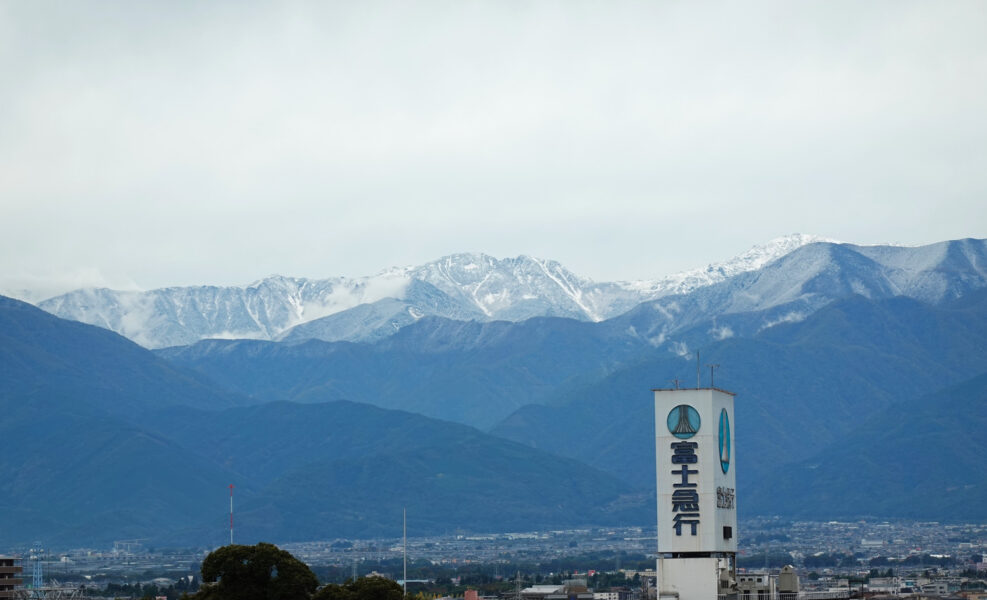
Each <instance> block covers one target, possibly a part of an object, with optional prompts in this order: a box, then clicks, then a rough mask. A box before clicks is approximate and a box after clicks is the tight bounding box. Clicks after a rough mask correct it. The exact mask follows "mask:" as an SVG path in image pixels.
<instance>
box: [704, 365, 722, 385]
mask: <svg viewBox="0 0 987 600" xmlns="http://www.w3.org/2000/svg"><path fill="white" fill-rule="evenodd" d="M706 366H707V367H709V387H716V386H715V385H713V371H715V370H716V369H718V368H719V367H720V365H719V364H718V363H717V364H712V365H706Z"/></svg>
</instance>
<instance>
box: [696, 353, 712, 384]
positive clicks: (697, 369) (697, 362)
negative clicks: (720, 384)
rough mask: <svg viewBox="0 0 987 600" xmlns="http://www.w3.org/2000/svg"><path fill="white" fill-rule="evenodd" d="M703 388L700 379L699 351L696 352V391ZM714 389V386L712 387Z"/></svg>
mask: <svg viewBox="0 0 987 600" xmlns="http://www.w3.org/2000/svg"><path fill="white" fill-rule="evenodd" d="M700 387H702V385H701V382H700V379H699V350H696V389H697V390H698V389H699V388H700ZM710 387H712V385H710Z"/></svg>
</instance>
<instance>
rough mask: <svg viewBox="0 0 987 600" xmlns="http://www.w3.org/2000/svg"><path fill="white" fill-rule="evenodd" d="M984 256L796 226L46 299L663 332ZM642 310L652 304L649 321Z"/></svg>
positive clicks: (136, 336)
mask: <svg viewBox="0 0 987 600" xmlns="http://www.w3.org/2000/svg"><path fill="white" fill-rule="evenodd" d="M984 256H985V244H984V241H983V240H959V241H954V242H941V243H938V244H931V245H929V246H922V247H917V248H907V247H900V246H855V245H851V244H841V243H835V242H832V241H830V240H825V239H823V238H819V237H815V236H809V235H801V234H798V235H792V236H787V237H783V238H778V239H775V240H772V241H770V242H768V243H766V244H763V245H759V246H755V247H754V248H752V249H751V250H749V251H747V252H745V253H743V254H741V255H740V256H737V257H735V258H733V259H731V260H728V261H725V262H722V263H717V264H712V265H709V266H707V267H705V268H702V269H696V270H693V271H687V272H684V273H679V274H676V275H670V276H667V277H663V278H660V279H656V280H650V281H635V282H594V281H592V280H590V279H587V278H585V277H580V276H578V275H576V274H574V273H572V272H571V271H569V270H567V269H566V268H565V267H563V266H562V265H561V264H559V263H558V262H555V261H552V260H543V259H539V258H533V257H529V256H519V257H517V258H507V259H497V258H494V257H491V256H487V255H485V254H455V255H451V256H446V257H443V258H440V259H438V260H436V261H433V262H430V263H426V264H424V265H421V266H417V267H400V268H392V269H388V270H386V271H383V272H381V273H379V274H377V275H374V276H369V277H359V278H346V277H336V278H329V279H304V278H292V277H281V276H272V277H268V278H266V279H263V280H261V281H258V282H256V283H253V284H250V285H246V286H232V287H216V286H192V287H174V288H162V289H156V290H150V291H143V292H134V291H117V290H109V289H82V290H76V291H73V292H70V293H68V294H64V295H61V296H57V297H55V298H51V299H49V300H45V301H44V302H41V303H40V304H39V306H40V307H41V308H43V309H44V310H47V311H48V312H51V313H53V314H55V315H57V316H60V317H64V318H68V319H73V320H77V321H82V322H85V323H90V324H93V325H98V326H101V327H105V328H107V329H111V330H113V331H116V332H117V333H120V334H122V335H124V336H126V337H128V338H130V339H132V340H133V341H135V342H137V343H139V344H141V345H143V346H145V347H148V348H163V347H168V346H179V345H187V344H191V343H194V342H196V341H199V340H201V339H207V338H241V339H242V338H247V339H263V340H279V341H289V342H300V341H304V340H306V339H312V338H315V339H321V340H326V341H338V340H347V341H375V340H379V339H382V338H385V337H388V336H390V335H391V334H393V333H394V332H396V331H397V330H399V329H400V328H402V327H404V326H405V325H408V324H410V323H414V322H415V321H417V320H419V319H421V318H422V317H426V316H437V317H444V318H448V319H455V320H477V321H490V320H505V321H522V320H525V319H528V318H531V317H537V316H555V317H566V318H571V319H577V320H581V321H591V322H597V321H603V320H610V319H614V318H615V317H617V316H620V315H625V316H624V317H622V319H623V320H626V321H627V322H628V323H627V326H628V327H630V328H633V331H635V332H637V334H638V335H641V336H643V337H645V338H646V339H648V340H649V341H653V343H660V340H663V339H665V337H666V336H667V335H668V334H670V333H672V332H674V331H676V330H681V329H683V328H686V327H689V326H690V325H692V324H695V323H699V322H701V321H703V320H705V319H709V318H717V317H719V316H722V317H723V318H724V320H723V323H727V322H729V319H730V317H729V315H736V314H742V313H744V314H746V313H752V312H756V311H768V312H767V313H765V314H770V315H771V319H776V320H777V319H780V320H789V321H790V320H793V319H796V318H799V317H800V316H804V315H806V314H810V313H811V312H813V311H814V310H816V309H818V308H819V307H821V306H822V305H824V304H825V303H827V302H829V301H831V300H832V299H834V298H836V297H843V296H845V295H847V294H854V293H859V294H862V295H865V296H867V297H886V296H894V295H905V296H909V297H912V298H915V299H918V300H922V301H925V302H931V303H936V302H939V301H940V300H942V299H943V297H945V296H949V295H950V292H949V289H950V286H956V285H963V286H966V287H967V288H970V289H976V288H979V287H982V286H984V285H987V264H985V263H987V259H985V258H984ZM783 258H784V260H780V259H783ZM953 295H954V296H955V294H953ZM635 307H637V309H636V310H632V309H635ZM772 310H774V311H775V312H777V314H774V313H772V312H771V311H772ZM635 315H637V317H635ZM641 315H649V316H647V318H645V319H644V321H642V320H641ZM779 322H781V321H779ZM737 326H739V323H738V324H737ZM748 326H749V327H754V326H755V323H754V322H753V321H751V322H750V323H749V324H748ZM756 326H757V327H762V326H763V324H760V325H756ZM720 327H721V328H722V327H725V325H721V326H720ZM726 332H727V329H722V331H720V332H719V333H717V334H716V335H726Z"/></svg>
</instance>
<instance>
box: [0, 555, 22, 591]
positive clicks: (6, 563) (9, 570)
mask: <svg viewBox="0 0 987 600" xmlns="http://www.w3.org/2000/svg"><path fill="white" fill-rule="evenodd" d="M19 562H20V561H18V560H17V559H16V558H13V557H10V556H0V598H3V599H7V598H13V597H14V594H16V591H15V590H17V588H19V587H20V586H21V585H22V584H23V583H24V580H23V579H21V577H20V574H21V572H22V571H23V567H21V566H20V565H19V564H18V563H19Z"/></svg>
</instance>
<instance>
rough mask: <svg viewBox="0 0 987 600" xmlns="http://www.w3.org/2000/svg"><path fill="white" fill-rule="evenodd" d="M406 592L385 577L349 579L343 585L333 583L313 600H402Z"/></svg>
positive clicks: (320, 591)
mask: <svg viewBox="0 0 987 600" xmlns="http://www.w3.org/2000/svg"><path fill="white" fill-rule="evenodd" d="M403 597H404V591H403V590H402V589H401V586H400V585H398V583H397V582H396V581H392V580H390V579H385V578H384V577H373V576H371V577H361V578H360V579H356V580H353V579H349V580H347V581H346V583H344V584H343V585H337V584H334V583H331V584H329V585H327V586H326V587H324V588H322V589H321V590H319V591H318V593H317V594H315V596H314V597H313V598H312V600H402V598H403Z"/></svg>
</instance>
